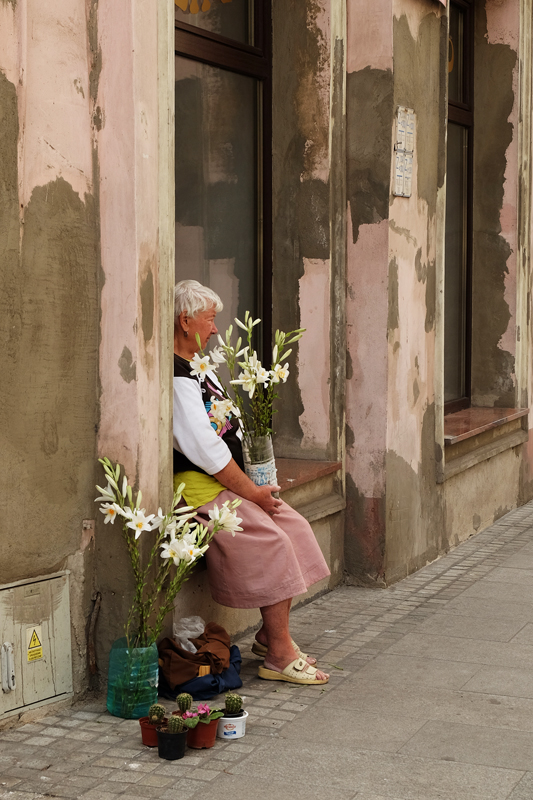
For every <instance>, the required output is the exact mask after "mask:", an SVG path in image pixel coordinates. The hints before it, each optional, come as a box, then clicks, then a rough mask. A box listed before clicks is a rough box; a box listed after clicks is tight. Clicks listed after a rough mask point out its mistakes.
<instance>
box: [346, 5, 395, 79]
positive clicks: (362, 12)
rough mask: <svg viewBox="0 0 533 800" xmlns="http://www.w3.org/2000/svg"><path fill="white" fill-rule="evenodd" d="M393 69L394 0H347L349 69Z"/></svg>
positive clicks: (347, 63)
mask: <svg viewBox="0 0 533 800" xmlns="http://www.w3.org/2000/svg"><path fill="white" fill-rule="evenodd" d="M365 67H371V68H372V69H392V15H391V0H373V2H372V3H369V2H368V0H350V2H348V3H347V54H346V69H347V72H356V71H357V70H359V69H364V68H365Z"/></svg>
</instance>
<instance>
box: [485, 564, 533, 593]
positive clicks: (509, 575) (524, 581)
mask: <svg viewBox="0 0 533 800" xmlns="http://www.w3.org/2000/svg"><path fill="white" fill-rule="evenodd" d="M483 580H485V581H489V582H490V581H494V582H496V583H507V584H509V585H512V586H527V587H529V588H530V589H531V588H533V569H526V568H525V567H522V568H518V567H514V568H511V567H509V566H506V567H495V568H494V569H493V570H491V571H490V572H489V573H488V574H487V575H486V576H485V578H484V579H483Z"/></svg>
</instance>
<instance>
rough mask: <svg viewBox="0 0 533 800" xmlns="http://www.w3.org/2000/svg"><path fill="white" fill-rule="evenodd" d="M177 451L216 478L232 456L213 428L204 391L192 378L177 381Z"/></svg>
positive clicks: (175, 404) (175, 398) (175, 441)
mask: <svg viewBox="0 0 533 800" xmlns="http://www.w3.org/2000/svg"><path fill="white" fill-rule="evenodd" d="M173 386H174V421H173V433H174V448H175V449H176V450H179V451H180V452H181V453H183V455H184V456H186V457H187V458H188V459H189V461H192V463H193V464H196V466H197V467H200V469H203V470H204V471H205V472H207V474H208V475H214V474H215V473H217V472H220V470H221V469H224V467H227V465H228V464H229V462H230V461H231V452H230V449H229V447H228V446H227V444H226V443H225V442H224V441H223V440H222V439H221V438H220V437H219V436H217V434H216V432H215V430H214V429H213V428H212V427H211V423H210V421H209V416H208V414H207V412H206V410H205V406H204V403H203V400H202V390H201V389H200V385H199V384H198V382H197V381H194V380H191V379H190V378H174V381H173Z"/></svg>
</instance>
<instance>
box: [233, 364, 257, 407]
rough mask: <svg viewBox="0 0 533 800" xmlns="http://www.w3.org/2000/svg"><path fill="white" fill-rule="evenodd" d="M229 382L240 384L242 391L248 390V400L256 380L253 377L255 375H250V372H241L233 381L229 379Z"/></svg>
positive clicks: (251, 395)
mask: <svg viewBox="0 0 533 800" xmlns="http://www.w3.org/2000/svg"><path fill="white" fill-rule="evenodd" d="M230 383H232V384H235V385H236V386H242V388H243V389H244V391H245V392H248V396H249V397H250V400H251V399H252V397H253V396H254V392H255V387H256V383H257V381H256V379H255V375H252V374H251V373H250V372H248V371H246V372H241V374H240V375H239V377H238V378H235V380H233V381H230Z"/></svg>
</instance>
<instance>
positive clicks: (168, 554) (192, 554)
mask: <svg viewBox="0 0 533 800" xmlns="http://www.w3.org/2000/svg"><path fill="white" fill-rule="evenodd" d="M207 548H208V545H205V547H198V546H197V542H196V535H195V533H192V532H191V533H185V534H184V535H183V536H181V537H180V538H179V539H177V538H175V537H174V536H171V538H170V540H169V541H168V542H164V543H163V544H162V545H161V558H172V559H173V561H174V564H175V565H176V566H178V565H179V563H180V561H185V563H186V564H190V563H191V562H192V561H195V560H196V559H197V558H199V557H200V556H201V555H203V554H204V553H205V551H206V550H207Z"/></svg>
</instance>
